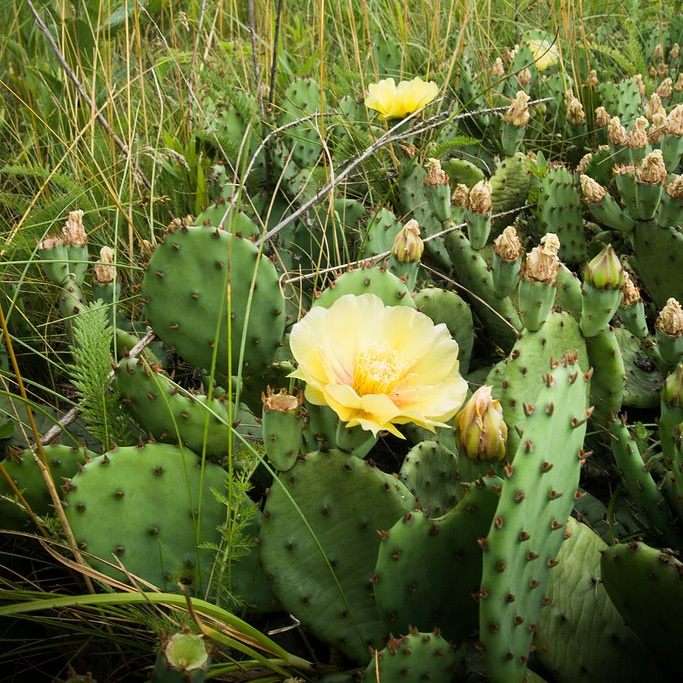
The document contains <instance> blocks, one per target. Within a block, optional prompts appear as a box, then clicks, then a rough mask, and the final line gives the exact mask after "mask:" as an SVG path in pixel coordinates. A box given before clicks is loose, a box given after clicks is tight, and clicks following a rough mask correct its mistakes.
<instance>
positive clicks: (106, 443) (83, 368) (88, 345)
mask: <svg viewBox="0 0 683 683" xmlns="http://www.w3.org/2000/svg"><path fill="white" fill-rule="evenodd" d="M113 335H114V331H113V329H112V327H111V324H110V322H109V315H108V312H107V307H106V306H105V305H104V304H103V303H102V302H101V301H97V302H94V303H91V304H90V305H88V306H86V307H84V309H83V310H82V311H81V313H79V315H77V316H76V317H75V318H74V319H73V349H72V352H73V358H74V363H73V364H72V365H70V366H69V373H70V375H71V381H72V383H73V385H74V387H75V388H76V394H77V397H78V401H79V404H80V407H81V415H82V417H83V419H84V420H85V422H86V423H87V425H88V431H89V433H90V434H91V435H92V436H93V438H95V439H97V441H99V442H100V443H101V444H102V446H103V447H104V448H105V449H108V448H109V447H110V446H112V445H113V444H117V445H123V444H126V443H127V442H128V441H129V436H128V421H127V419H126V417H125V413H124V411H123V407H122V405H121V402H120V397H119V395H118V393H117V392H116V390H115V388H114V387H113V386H112V385H111V383H110V377H109V373H110V370H111V345H112V339H113Z"/></svg>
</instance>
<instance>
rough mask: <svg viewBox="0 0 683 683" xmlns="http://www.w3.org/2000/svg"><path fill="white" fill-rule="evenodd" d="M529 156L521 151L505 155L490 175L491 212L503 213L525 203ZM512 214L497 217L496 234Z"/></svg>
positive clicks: (528, 182)
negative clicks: (509, 155) (508, 155)
mask: <svg viewBox="0 0 683 683" xmlns="http://www.w3.org/2000/svg"><path fill="white" fill-rule="evenodd" d="M530 166H531V165H530V162H529V157H528V156H527V155H526V154H523V153H522V152H517V153H516V154H515V155H514V156H511V157H505V159H503V160H502V161H501V162H500V165H499V166H498V167H497V168H496V170H495V171H494V172H493V174H492V175H491V178H490V180H491V201H492V203H493V213H494V214H496V213H503V212H505V211H510V210H512V209H517V208H519V207H520V206H524V205H525V204H526V203H527V195H528V194H529V187H530V186H531V175H530ZM513 219H514V216H506V217H500V218H497V219H496V220H495V221H494V233H495V234H498V233H499V232H500V231H501V230H502V229H503V228H504V227H505V226H506V225H509V224H510V223H512V221H513Z"/></svg>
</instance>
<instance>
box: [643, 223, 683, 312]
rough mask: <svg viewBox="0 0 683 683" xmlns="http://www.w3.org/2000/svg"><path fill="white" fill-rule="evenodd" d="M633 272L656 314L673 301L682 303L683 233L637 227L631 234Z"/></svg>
mask: <svg viewBox="0 0 683 683" xmlns="http://www.w3.org/2000/svg"><path fill="white" fill-rule="evenodd" d="M633 252H634V254H635V256H634V262H633V265H634V268H635V270H636V272H637V273H638V276H639V277H640V279H641V280H642V283H643V287H644V288H645V290H646V291H647V293H648V294H649V295H650V296H651V297H652V299H653V300H654V302H655V305H656V307H657V309H658V310H661V309H662V308H664V306H665V304H666V302H667V300H668V299H669V298H670V297H674V298H675V299H676V300H677V301H683V278H682V277H680V274H681V272H683V230H682V229H681V227H679V226H677V225H675V226H671V227H669V228H661V227H659V226H658V225H655V224H654V223H650V222H648V223H637V224H636V227H635V228H634V230H633Z"/></svg>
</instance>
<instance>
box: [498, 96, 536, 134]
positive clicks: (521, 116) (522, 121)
mask: <svg viewBox="0 0 683 683" xmlns="http://www.w3.org/2000/svg"><path fill="white" fill-rule="evenodd" d="M530 99H531V98H530V97H529V95H528V94H527V93H526V92H525V91H524V90H520V91H519V92H518V93H517V95H515V98H514V99H513V100H512V104H511V105H510V107H509V108H508V110H507V111H506V112H505V114H504V115H503V120H504V121H505V123H509V124H511V125H513V126H515V127H516V128H522V127H523V126H526V125H527V123H529V118H530V115H529V100H530Z"/></svg>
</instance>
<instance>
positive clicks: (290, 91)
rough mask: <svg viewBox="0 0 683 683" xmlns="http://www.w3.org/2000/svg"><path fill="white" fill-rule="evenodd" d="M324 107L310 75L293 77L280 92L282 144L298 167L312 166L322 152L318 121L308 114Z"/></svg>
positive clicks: (321, 110) (318, 87)
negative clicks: (283, 143)
mask: <svg viewBox="0 0 683 683" xmlns="http://www.w3.org/2000/svg"><path fill="white" fill-rule="evenodd" d="M325 108H326V107H325V102H324V97H323V94H322V91H321V89H320V84H319V83H318V82H317V81H315V80H313V79H311V78H300V79H296V80H294V81H293V82H292V83H290V85H289V86H288V87H287V89H286V91H285V93H284V99H283V102H282V109H281V112H280V125H281V126H283V127H285V126H286V129H285V130H283V132H282V135H283V139H284V140H285V146H286V147H287V149H288V154H289V153H291V157H292V161H293V162H294V163H295V164H296V165H297V166H298V167H299V168H313V166H315V164H316V161H317V159H318V157H319V156H320V154H321V153H322V150H323V145H322V140H321V132H320V130H321V123H320V121H319V120H318V119H317V118H316V117H313V118H310V119H309V118H308V117H311V116H312V115H313V114H315V113H316V112H324V111H325ZM297 121H299V123H297ZM292 124H293V125H292Z"/></svg>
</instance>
